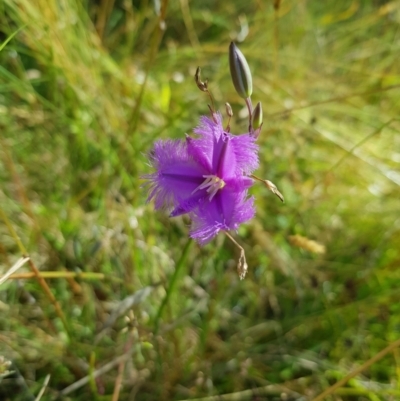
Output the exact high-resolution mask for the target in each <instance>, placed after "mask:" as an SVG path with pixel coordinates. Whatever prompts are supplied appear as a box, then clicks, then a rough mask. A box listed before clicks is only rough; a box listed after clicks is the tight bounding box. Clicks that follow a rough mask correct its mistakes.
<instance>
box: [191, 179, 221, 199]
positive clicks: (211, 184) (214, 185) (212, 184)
mask: <svg viewBox="0 0 400 401" xmlns="http://www.w3.org/2000/svg"><path fill="white" fill-rule="evenodd" d="M203 177H204V178H205V180H204V182H203V183H202V184H200V185H199V186H198V187H197V188H196V189H195V190H194V191H193V192H192V194H194V193H195V192H197V191H198V190H199V189H206V188H207V193H208V194H210V197H209V198H208V199H209V200H211V199H212V198H214V196H215V194H216V193H217V192H218V190H219V189H222V188H223V187H224V186H225V185H226V183H225V181H224V180H222V179H221V178H219V177H217V176H216V175H203Z"/></svg>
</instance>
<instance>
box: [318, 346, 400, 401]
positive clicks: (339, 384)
mask: <svg viewBox="0 0 400 401" xmlns="http://www.w3.org/2000/svg"><path fill="white" fill-rule="evenodd" d="M399 346H400V339H398V340H396V341H394V342H392V343H391V344H389V345H388V346H387V347H386V348H384V349H383V350H382V351H380V352H378V353H377V354H375V355H374V356H373V357H372V358H370V359H368V361H367V362H365V363H363V364H362V365H361V366H360V367H358V368H357V369H354V370H353V371H352V372H351V373H349V374H348V375H347V376H345V377H344V378H343V379H341V380H339V381H338V382H337V383H335V384H334V385H333V386H331V387H329V388H328V389H326V390H325V391H323V392H322V393H321V394H320V395H318V396H317V397H315V398H314V399H313V400H312V401H322V400H323V399H324V398H325V397H326V396H328V395H330V394H332V393H334V392H335V390H337V389H338V388H340V387H342V386H344V385H345V384H346V383H347V382H348V381H349V380H350V379H352V378H353V377H355V376H357V375H358V374H360V373H361V372H363V371H364V370H365V369H367V368H369V367H370V366H371V365H373V364H374V363H375V362H378V361H379V360H380V359H382V358H383V357H384V356H385V355H387V354H388V353H389V352H391V351H393V350H394V349H395V348H397V347H399Z"/></svg>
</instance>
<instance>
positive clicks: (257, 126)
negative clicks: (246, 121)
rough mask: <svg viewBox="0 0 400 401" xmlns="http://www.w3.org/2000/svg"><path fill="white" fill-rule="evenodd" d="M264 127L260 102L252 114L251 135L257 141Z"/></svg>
mask: <svg viewBox="0 0 400 401" xmlns="http://www.w3.org/2000/svg"><path fill="white" fill-rule="evenodd" d="M262 125H263V112H262V107H261V103H260V102H258V103H257V106H256V107H255V108H254V110H253V113H252V114H251V125H250V134H251V135H252V136H254V137H255V138H256V139H257V138H258V136H259V135H260V132H261V127H262Z"/></svg>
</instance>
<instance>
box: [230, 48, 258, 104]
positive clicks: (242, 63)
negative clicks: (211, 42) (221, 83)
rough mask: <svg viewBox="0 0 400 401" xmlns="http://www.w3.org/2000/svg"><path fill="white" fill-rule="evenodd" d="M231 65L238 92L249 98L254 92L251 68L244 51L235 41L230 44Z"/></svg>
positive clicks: (244, 97) (241, 95)
mask: <svg viewBox="0 0 400 401" xmlns="http://www.w3.org/2000/svg"><path fill="white" fill-rule="evenodd" d="M229 67H230V70H231V77H232V81H233V85H234V86H235V89H236V92H237V93H238V95H239V96H240V97H242V98H243V99H247V98H249V97H250V96H251V94H252V92H253V81H252V78H251V72H250V68H249V65H248V64H247V61H246V59H245V57H244V55H243V53H242V52H241V51H240V50H239V49H238V48H237V46H236V45H235V44H234V43H233V42H231V44H230V46H229Z"/></svg>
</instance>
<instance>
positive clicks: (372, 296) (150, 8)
mask: <svg viewBox="0 0 400 401" xmlns="http://www.w3.org/2000/svg"><path fill="white" fill-rule="evenodd" d="M277 3H278V2H277ZM154 4H155V5H156V6H154ZM399 6H400V2H399V1H392V2H384V1H378V0H365V1H356V0H353V1H350V0H343V1H340V2H337V1H333V0H328V1H324V2H313V1H306V0H303V1H294V0H285V1H282V2H281V3H280V7H278V9H277V10H274V8H273V2H272V1H271V2H269V1H268V2H267V1H255V0H254V1H251V2H242V1H238V0H233V1H230V2H213V1H202V2H196V1H192V2H188V1H187V0H181V1H173V0H170V1H169V2H168V1H167V0H160V2H152V1H147V0H143V1H133V2H132V1H122V0H117V1H115V2H114V1H111V0H104V1H90V0H87V1H85V2H82V1H78V0H75V1H74V0H62V1H58V0H35V1H32V0H1V1H0V10H1V13H0V22H1V25H0V26H1V30H0V31H1V34H0V42H1V43H3V45H2V46H0V49H1V52H0V128H1V131H0V132H1V134H0V275H3V274H5V273H6V272H7V271H9V269H10V268H11V267H12V266H13V265H14V264H15V263H16V262H17V261H18V260H19V259H20V258H21V257H22V256H23V255H24V254H26V255H29V257H30V261H29V262H26V263H25V264H24V266H23V267H21V268H20V269H18V270H17V271H16V273H15V274H20V275H21V274H22V275H23V274H25V276H26V278H20V279H17V278H15V276H14V277H13V276H12V277H11V278H10V279H9V280H7V281H6V282H4V283H3V284H1V285H0V399H1V400H7V401H8V400H13V401H14V400H16V401H25V400H34V399H35V397H36V396H38V394H39V392H40V390H41V388H42V387H43V383H44V381H45V378H46V376H47V375H50V380H49V383H48V385H47V388H46V391H45V392H44V394H43V395H41V396H40V397H41V399H42V400H53V399H60V400H77V401H84V400H89V399H90V400H99V401H100V400H101V401H103V400H104V401H106V400H110V401H111V400H113V401H115V400H117V399H118V400H133V399H137V400H187V399H194V398H204V399H205V400H206V399H207V400H211V399H216V398H207V397H211V396H215V395H222V394H229V396H227V397H225V398H223V399H224V400H228V399H229V400H234V399H241V400H242V399H256V398H257V397H258V398H257V399H260V400H261V399H262V400H271V401H272V400H293V401H294V400H298V401H300V400H312V399H313V398H314V397H316V396H317V395H318V394H319V393H321V392H322V391H324V390H326V389H328V388H329V387H330V386H331V385H333V384H334V383H336V382H337V381H338V380H340V379H341V378H344V377H346V375H348V374H350V373H351V372H352V371H353V370H354V369H356V368H357V367H359V366H361V365H362V364H363V363H366V362H367V361H369V360H370V358H372V357H374V356H375V355H377V353H378V352H379V351H380V350H382V349H384V348H385V347H387V346H388V345H389V344H391V343H393V342H394V341H396V340H398V339H399V338H400V307H399V305H400V302H399V301H400V296H399V291H398V288H399V284H400V269H399V267H400V266H399V265H400V246H399V244H400V219H399V216H400V203H399V200H400V189H399V186H400V172H399V171H400V135H399V132H400V119H399V117H398V112H399V109H400V65H399V63H398V54H399V50H400V42H399V39H400V31H399V21H400V13H399V11H398V10H399ZM155 7H156V8H157V7H159V8H160V10H159V12H158V13H157V10H156V9H155ZM164 21H165V22H164ZM164 24H165V29H163V28H164ZM247 30H248V32H247ZM241 37H243V38H244V41H243V42H240V43H239V46H240V48H241V50H242V52H243V53H244V54H245V55H246V58H247V60H248V62H249V64H250V67H251V69H252V73H253V80H254V95H253V101H254V102H257V101H261V102H262V104H263V109H264V114H266V116H264V126H263V131H262V134H261V137H260V140H259V143H260V148H261V151H260V162H261V163H260V169H259V171H257V175H258V176H260V177H263V178H266V179H269V180H271V181H272V182H274V183H275V184H276V185H277V186H278V188H279V190H280V191H281V192H282V193H283V195H284V196H285V203H284V204H281V202H280V201H279V200H278V199H277V198H276V197H274V195H272V194H271V193H270V192H268V191H267V190H266V189H265V188H264V187H263V186H261V185H259V186H257V185H256V186H254V187H253V188H252V189H251V192H252V194H253V195H254V196H255V197H256V206H257V216H256V218H255V219H253V220H252V221H251V222H250V223H249V224H246V225H243V226H242V227H241V228H240V230H239V233H238V235H237V236H235V238H236V239H237V240H238V241H239V242H240V243H241V244H242V245H243V246H244V248H245V251H246V256H247V261H248V264H249V273H248V275H247V277H246V279H245V280H243V281H240V280H239V278H238V275H237V272H236V260H237V257H238V252H237V249H236V248H235V247H234V246H233V245H232V243H230V241H229V240H228V239H227V238H226V237H225V236H224V235H220V236H218V237H217V238H216V239H215V240H214V241H212V243H210V244H209V245H207V246H205V247H203V248H200V247H199V246H198V245H197V244H195V243H188V231H189V227H188V225H189V221H188V220H187V219H186V218H175V219H169V218H168V216H167V213H163V212H154V208H153V205H152V204H146V191H145V189H143V188H142V187H141V185H142V183H143V182H142V180H141V179H140V176H141V175H142V174H146V173H148V172H149V171H150V167H149V166H148V161H147V157H146V152H148V151H149V150H150V149H151V147H152V143H153V141H154V140H155V139H157V138H182V137H183V135H184V133H186V132H191V130H192V129H193V127H194V126H196V125H197V122H198V118H199V116H200V115H201V114H205V113H207V112H208V109H207V102H208V99H207V97H206V96H205V94H204V93H202V92H200V91H199V90H198V89H197V88H196V85H195V83H194V80H193V76H194V73H195V70H196V67H197V66H201V67H202V76H203V77H204V78H206V77H208V78H209V81H210V82H209V87H210V89H211V91H212V93H213V95H214V98H215V101H216V104H217V105H218V109H219V110H220V111H221V112H224V103H225V102H226V101H229V102H230V104H231V105H232V108H233V111H234V118H233V122H232V123H231V127H232V131H233V132H235V133H242V132H244V131H245V130H246V126H247V120H246V115H245V113H244V110H245V105H244V104H243V102H242V101H241V100H240V98H239V97H238V96H237V95H236V93H235V91H234V88H233V85H232V82H231V78H230V75H229V66H228V55H227V52H228V46H229V43H230V41H231V40H232V39H233V40H236V41H237V40H238V38H239V39H240V38H241ZM294 235H299V236H302V237H303V238H302V237H296V238H297V241H296V238H295V239H293V237H292V236H294ZM299 238H300V239H299ZM310 240H314V241H316V242H317V243H318V244H320V245H322V246H324V247H325V249H326V251H325V253H316V252H315V251H316V250H318V249H316V246H318V244H315V243H312V242H310ZM299 245H301V246H300V247H299ZM35 269H38V270H39V271H40V272H42V273H43V277H44V278H45V281H43V279H42V281H40V280H39V279H38V278H37V277H35V276H34V277H32V276H29V274H30V273H32V272H35ZM72 273H76V275H75V276H71V274H72ZM45 274H47V276H45ZM68 274H69V275H68ZM52 277H53V278H52ZM54 277H55V278H54ZM2 357H3V358H4V359H2ZM6 361H11V362H12V364H11V365H9V364H7V363H6ZM373 362H374V361H373ZM103 368H104V369H103ZM102 369H103V370H102ZM7 370H8V371H11V372H12V373H7ZM99 370H100V371H99ZM399 371H400V351H399V350H398V349H397V348H395V347H393V349H391V351H390V352H389V353H388V354H387V355H386V356H385V357H382V358H380V359H379V360H377V361H375V362H374V363H372V365H371V366H369V367H368V368H366V369H363V370H362V372H360V373H359V374H357V375H355V377H353V378H351V379H350V380H349V381H348V382H347V384H345V385H343V386H341V387H340V388H339V389H337V390H336V391H335V392H334V393H333V394H330V395H328V396H327V397H326V398H325V399H326V400H337V401H339V400H343V401H364V400H365V401H366V400H371V401H377V400H388V401H395V400H398V399H400V384H399ZM96 372H97V373H101V374H99V376H98V377H95V376H96V374H97V373H96ZM83 378H86V381H84V382H80V380H81V379H83ZM70 386H72V387H70ZM74 386H75V387H74ZM283 393H285V394H286V395H285V396H284V395H282V394H283ZM113 394H114V396H113ZM256 394H259V395H258V396H256ZM40 397H38V398H40ZM252 397H253V398H252ZM285 397H286V398H285Z"/></svg>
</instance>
